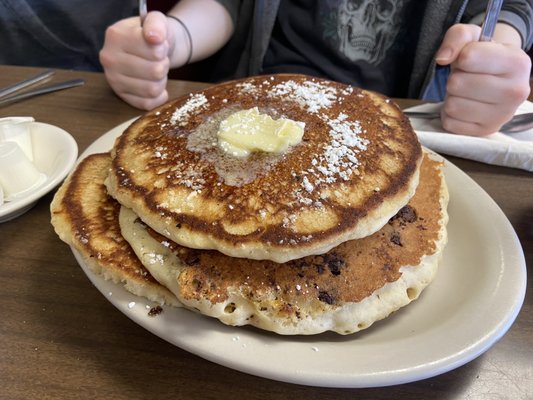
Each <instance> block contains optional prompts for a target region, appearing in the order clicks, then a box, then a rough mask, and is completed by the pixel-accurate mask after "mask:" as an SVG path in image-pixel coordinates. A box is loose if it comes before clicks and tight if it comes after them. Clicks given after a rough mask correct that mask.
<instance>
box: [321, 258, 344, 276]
mask: <svg viewBox="0 0 533 400" xmlns="http://www.w3.org/2000/svg"><path fill="white" fill-rule="evenodd" d="M324 263H325V264H326V266H327V267H328V268H329V270H330V271H331V274H332V275H335V276H339V275H340V274H341V269H342V268H343V267H344V266H345V265H346V261H344V259H343V258H342V257H340V256H339V255H338V254H335V253H327V254H325V255H324Z"/></svg>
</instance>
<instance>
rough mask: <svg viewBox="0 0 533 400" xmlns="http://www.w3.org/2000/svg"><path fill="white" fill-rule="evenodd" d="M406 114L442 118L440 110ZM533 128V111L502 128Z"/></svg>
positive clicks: (411, 116) (515, 118) (506, 129)
mask: <svg viewBox="0 0 533 400" xmlns="http://www.w3.org/2000/svg"><path fill="white" fill-rule="evenodd" d="M403 113H404V114H405V115H407V116H408V117H410V118H421V119H437V118H440V112H434V111H432V112H424V111H404V112H403ZM531 128H533V113H525V114H518V115H515V116H514V117H513V118H511V120H510V121H508V122H506V123H505V124H504V125H503V126H502V127H501V128H500V132H503V133H518V132H524V131H527V130H528V129H531Z"/></svg>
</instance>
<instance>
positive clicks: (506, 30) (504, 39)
mask: <svg viewBox="0 0 533 400" xmlns="http://www.w3.org/2000/svg"><path fill="white" fill-rule="evenodd" d="M493 40H494V41H495V42H498V43H502V44H507V45H510V46H513V47H517V48H522V36H521V35H520V32H518V30H516V29H515V28H514V27H513V26H512V25H509V24H507V23H505V22H498V24H497V25H496V29H495V30H494V36H493Z"/></svg>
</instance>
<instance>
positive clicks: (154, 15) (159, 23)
mask: <svg viewBox="0 0 533 400" xmlns="http://www.w3.org/2000/svg"><path fill="white" fill-rule="evenodd" d="M142 29H143V36H144V40H146V42H147V43H148V44H151V45H158V44H161V43H163V42H164V41H165V40H167V19H166V17H165V15H164V14H163V13H161V12H159V11H151V12H149V13H148V15H146V19H145V20H144V23H143V27H142Z"/></svg>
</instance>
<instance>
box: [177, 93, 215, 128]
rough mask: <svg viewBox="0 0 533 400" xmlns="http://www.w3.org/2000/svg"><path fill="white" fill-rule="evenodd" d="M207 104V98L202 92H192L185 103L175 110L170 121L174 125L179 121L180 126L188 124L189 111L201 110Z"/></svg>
mask: <svg viewBox="0 0 533 400" xmlns="http://www.w3.org/2000/svg"><path fill="white" fill-rule="evenodd" d="M207 104H208V102H207V98H206V97H205V96H204V95H203V94H202V93H195V94H191V95H190V96H189V99H188V100H187V101H186V102H185V104H184V105H182V106H181V107H179V108H177V109H176V110H174V112H173V113H172V117H170V123H171V124H172V125H176V123H178V125H180V126H183V125H185V124H187V121H188V120H189V113H191V112H192V111H197V110H201V109H203V108H205V107H206V106H207Z"/></svg>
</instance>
